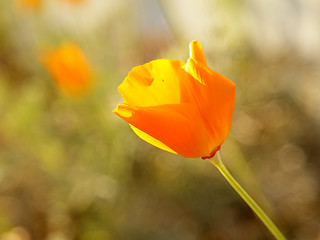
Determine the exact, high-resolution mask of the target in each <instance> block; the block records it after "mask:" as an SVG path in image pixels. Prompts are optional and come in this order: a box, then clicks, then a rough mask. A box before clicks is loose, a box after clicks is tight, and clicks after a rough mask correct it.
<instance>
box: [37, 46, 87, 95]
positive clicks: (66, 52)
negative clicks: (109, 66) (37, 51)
mask: <svg viewBox="0 0 320 240" xmlns="http://www.w3.org/2000/svg"><path fill="white" fill-rule="evenodd" d="M43 63H44V65H45V66H46V68H47V69H48V71H49V72H50V73H51V75H52V76H53V78H54V80H55V82H56V83H57V85H58V86H59V88H60V89H61V91H62V92H63V93H65V94H66V95H68V96H71V97H77V96H80V95H82V94H84V93H86V92H87V91H88V90H89V89H90V87H91V85H92V73H91V68H90V65H89V62H88V60H87V58H86V57H85V55H84V53H83V52H82V50H81V49H80V47H79V46H77V45H75V44H72V43H64V44H63V45H61V46H60V47H59V48H57V49H54V50H49V51H47V52H46V53H45V54H44V55H43Z"/></svg>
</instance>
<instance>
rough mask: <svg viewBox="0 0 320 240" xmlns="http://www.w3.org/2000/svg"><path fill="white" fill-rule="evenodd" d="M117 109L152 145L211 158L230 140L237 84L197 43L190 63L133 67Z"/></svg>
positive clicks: (164, 62) (121, 88) (158, 62)
mask: <svg viewBox="0 0 320 240" xmlns="http://www.w3.org/2000/svg"><path fill="white" fill-rule="evenodd" d="M118 91H119V92H120V94H121V95H122V97H123V99H124V102H123V103H120V104H118V106H117V108H116V109H115V110H114V111H113V112H114V113H115V114H116V115H118V116H119V117H121V118H122V119H123V120H125V121H126V122H128V123H129V124H130V126H131V128H132V129H133V131H134V132H135V133H136V134H137V135H138V136H139V137H140V138H142V139H143V140H145V141H147V142H148V143H150V144H152V145H154V146H156V147H158V148H161V149H163V150H166V151H168V152H172V153H176V154H179V155H181V156H183V157H189V158H196V157H201V158H203V159H205V158H211V157H213V156H214V155H215V153H216V151H217V150H219V148H220V146H221V144H222V143H223V142H224V141H225V139H226V138H227V135H228V133H229V130H230V127H231V121H232V112H233V107H234V101H235V84H234V83H233V82H232V81H230V80H229V79H227V78H226V77H224V76H222V75H221V74H219V73H217V72H215V71H213V70H211V69H210V68H209V67H208V66H207V63H206V60H205V57H204V53H203V50H202V47H201V45H200V43H199V42H198V41H192V42H191V43H190V58H189V59H188V61H187V63H183V62H181V61H179V60H166V59H159V60H154V61H151V62H149V63H146V64H144V65H141V66H137V67H134V68H133V69H132V70H131V71H130V72H129V74H128V76H127V77H126V78H125V80H124V81H123V83H122V84H121V85H120V86H119V87H118Z"/></svg>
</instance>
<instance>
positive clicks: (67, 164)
mask: <svg viewBox="0 0 320 240" xmlns="http://www.w3.org/2000/svg"><path fill="white" fill-rule="evenodd" d="M33 4H35V5H34V6H36V7H31V5H33ZM193 39H197V40H199V41H200V43H201V44H202V45H203V48H204V51H205V54H206V57H207V62H208V65H209V66H210V67H211V68H212V69H215V70H217V71H218V72H220V73H222V74H223V75H225V76H227V77H228V78H229V79H231V80H233V81H234V82H235V83H236V84H237V99H236V106H235V111H234V120H233V125H232V129H231V133H230V135H229V138H228V139H227V141H226V142H225V144H224V145H223V147H222V157H223V159H224V161H225V162H226V165H228V168H229V169H230V171H231V172H232V173H233V174H234V175H235V176H236V177H237V178H238V179H239V182H240V183H241V184H242V185H243V186H244V188H245V189H247V191H248V192H249V193H250V194H251V195H252V196H253V197H254V198H255V199H256V200H257V202H258V203H260V204H261V206H262V207H263V208H264V209H265V210H266V212H267V213H268V214H270V215H271V218H272V219H273V220H274V221H275V222H276V223H277V225H278V226H279V228H280V229H281V230H283V232H284V233H285V235H287V237H288V238H289V239H320V230H319V229H320V202H319V189H320V188H319V180H320V177H319V176H320V174H319V173H320V162H319V158H320V108H319V106H320V67H319V61H320V3H319V1H317V0H308V1H304V0H296V1H290V0H270V1H262V0H247V1H233V0H228V1H221V0H214V1H211V0H201V1H191V0H184V1H179V0H173V1H172V0H171V1H169V0H158V1H157V0H135V1H129V0H113V1H112V0H109V1H105V0H82V1H67V0H42V1H26V0H25V1H22V0H20V1H18V0H16V1H1V2H0V116H1V124H0V239H3V240H12V239H15V240H16V239H19V240H30V239H32V240H43V239H45V240H69V239H79V240H87V239H88V240H89V239H95V240H99V239H101V240H108V239H137V240H143V239H161V240H162V239H175V240H178V239H184V240H193V239H203V240H209V239H248V240H250V239H272V236H271V235H270V234H269V232H268V230H267V229H266V228H265V227H264V226H263V224H261V222H260V221H259V220H258V219H257V218H256V217H255V215H254V214H253V213H252V211H251V210H250V209H249V208H248V207H247V206H246V204H245V203H244V202H243V200H242V199H240V197H239V196H238V195H237V194H236V193H235V192H234V191H233V189H231V187H229V185H228V184H227V183H226V182H225V181H224V179H223V178H222V177H221V176H220V174H219V173H218V171H216V169H214V167H213V166H211V165H210V163H209V162H207V161H203V160H200V159H183V158H181V157H179V156H176V155H173V154H170V153H166V152H164V151H160V150H158V149H156V148H155V147H152V146H151V145H149V144H147V143H145V142H143V141H142V140H140V139H139V138H138V137H136V136H135V135H134V133H133V132H132V131H131V129H130V128H129V126H128V125H127V124H126V123H124V122H123V121H121V120H120V119H118V118H117V117H116V116H114V115H113V114H112V113H111V111H112V110H113V109H114V108H115V106H116V104H117V103H118V102H120V101H121V96H120V94H118V92H117V90H116V88H117V86H118V85H119V84H120V83H121V82H122V80H123V79H124V78H125V76H126V75H127V73H128V72H129V71H130V70H131V68H132V67H134V66H137V65H140V64H143V63H145V62H147V61H150V60H153V59H157V58H168V59H180V60H182V61H185V60H186V59H187V57H188V44H189V42H190V41H191V40H193ZM64 42H70V43H71V44H75V45H76V46H78V47H79V49H80V51H81V52H83V55H84V56H85V58H86V60H85V61H88V64H89V66H90V71H91V72H92V78H93V80H94V84H93V86H92V88H91V89H90V91H88V92H87V93H86V94H85V95H83V96H81V97H79V98H76V99H74V98H69V97H66V96H65V95H64V94H62V93H61V91H60V89H59V87H58V85H56V82H55V79H54V76H52V75H51V74H50V73H49V72H48V70H47V69H46V67H45V66H44V63H43V62H42V61H41V59H40V56H41V55H42V54H43V53H44V52H45V51H46V50H47V49H48V47H54V48H58V47H59V46H60V45H61V44H62V43H64ZM239 236H240V237H239Z"/></svg>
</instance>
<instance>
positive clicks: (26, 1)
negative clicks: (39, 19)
mask: <svg viewBox="0 0 320 240" xmlns="http://www.w3.org/2000/svg"><path fill="white" fill-rule="evenodd" d="M41 2H42V1H41V0H18V4H19V5H20V6H23V7H28V8H34V9H35V8H38V7H39V6H40V4H41Z"/></svg>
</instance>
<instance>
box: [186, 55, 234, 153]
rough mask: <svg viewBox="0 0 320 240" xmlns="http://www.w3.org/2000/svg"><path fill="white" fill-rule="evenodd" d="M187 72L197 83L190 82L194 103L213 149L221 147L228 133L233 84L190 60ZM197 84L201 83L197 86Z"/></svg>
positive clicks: (232, 106) (232, 102)
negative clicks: (206, 128) (211, 141)
mask: <svg viewBox="0 0 320 240" xmlns="http://www.w3.org/2000/svg"><path fill="white" fill-rule="evenodd" d="M186 69H187V71H188V72H189V73H190V74H191V75H192V76H193V78H195V79H196V80H197V81H194V82H191V84H192V85H193V86H192V87H190V88H192V89H194V92H197V94H194V102H195V104H196V105H197V106H198V108H199V109H200V112H201V115H202V116H203V118H204V121H205V122H206V124H207V126H208V130H209V132H210V135H211V138H212V140H213V147H217V146H218V145H221V144H222V143H223V142H224V141H225V139H226V138H227V135H228V133H229V131H230V127H231V121H232V113H233V108H234V102H235V84H234V83H233V82H232V81H230V80H229V79H227V78H226V77H224V76H222V75H221V74H219V73H217V72H215V71H213V70H211V69H210V68H208V67H207V66H205V65H203V64H201V63H199V62H198V61H195V60H194V59H192V58H190V59H189V60H188V62H187V64H186ZM199 82H200V83H202V84H201V85H199Z"/></svg>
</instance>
